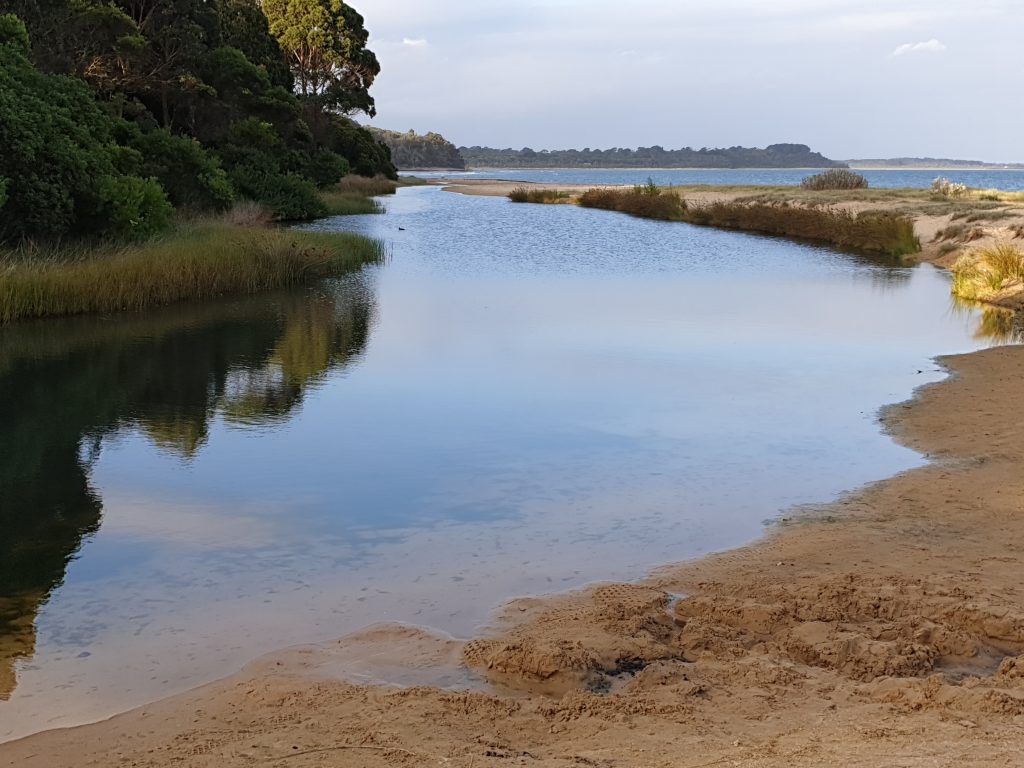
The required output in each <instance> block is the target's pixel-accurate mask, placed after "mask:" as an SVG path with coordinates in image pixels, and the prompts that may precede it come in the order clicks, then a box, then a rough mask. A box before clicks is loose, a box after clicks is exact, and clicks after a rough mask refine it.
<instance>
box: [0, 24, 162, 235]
mask: <svg viewBox="0 0 1024 768" xmlns="http://www.w3.org/2000/svg"><path fill="white" fill-rule="evenodd" d="M28 56H29V41H28V34H27V32H26V31H25V26H24V24H22V23H21V21H19V20H18V19H17V18H16V17H15V16H11V15H6V16H0V71H2V74H3V76H2V77H0V146H2V147H3V151H2V152H0V178H5V179H7V180H8V181H7V183H6V185H5V186H6V195H7V200H6V201H5V203H4V209H3V212H4V215H3V216H2V217H0V240H15V239H21V238H25V237H62V236H65V235H68V234H113V235H129V236H130V235H135V234H141V233H143V232H144V231H151V230H152V228H153V227H155V226H158V225H159V223H160V222H161V221H163V220H164V219H165V218H166V212H167V207H168V203H167V199H166V196H165V195H164V193H163V190H162V189H161V188H160V186H159V185H158V184H156V183H154V182H149V181H145V180H143V179H142V178H140V177H137V176H131V175H126V174H124V173H121V172H120V168H119V166H122V165H125V164H126V163H128V161H127V159H126V158H127V155H126V154H125V152H124V151H123V149H122V148H120V147H119V146H118V145H117V144H116V143H115V141H114V138H113V130H112V129H113V121H112V120H111V118H110V117H109V116H108V115H107V114H106V113H104V112H103V110H101V109H100V107H99V106H98V105H97V104H96V102H95V100H94V99H93V97H92V95H91V94H90V93H89V90H88V88H86V87H85V85H84V84H82V83H81V82H79V81H76V80H73V79H71V78H67V77H60V76H54V75H45V74H43V73H41V72H39V71H38V70H37V69H36V68H35V67H34V66H32V63H31V62H30V61H29V58H28Z"/></svg>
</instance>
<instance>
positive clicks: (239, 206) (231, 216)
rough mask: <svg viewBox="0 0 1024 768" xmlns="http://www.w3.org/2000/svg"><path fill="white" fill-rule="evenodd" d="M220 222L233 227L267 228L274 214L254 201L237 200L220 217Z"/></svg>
mask: <svg viewBox="0 0 1024 768" xmlns="http://www.w3.org/2000/svg"><path fill="white" fill-rule="evenodd" d="M221 220H222V221H223V222H224V223H225V224H229V225H231V226H233V227H269V226H270V224H271V223H272V222H273V221H274V212H273V211H272V210H270V209H269V208H267V206H265V205H263V203H258V202H256V201H255V200H239V201H238V202H237V203H235V204H234V205H233V206H231V210H229V211H226V212H225V213H224V214H222V215H221Z"/></svg>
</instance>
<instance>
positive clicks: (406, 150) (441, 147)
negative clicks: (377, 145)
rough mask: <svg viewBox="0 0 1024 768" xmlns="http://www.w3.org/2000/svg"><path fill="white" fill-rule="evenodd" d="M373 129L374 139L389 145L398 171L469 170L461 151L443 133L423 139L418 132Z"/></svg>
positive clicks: (430, 134)
mask: <svg viewBox="0 0 1024 768" xmlns="http://www.w3.org/2000/svg"><path fill="white" fill-rule="evenodd" d="M369 130H370V133H371V134H373V136H374V138H376V139H377V140H378V141H382V142H384V143H385V144H387V146H388V149H390V150H391V161H392V162H393V163H394V164H395V165H396V166H397V167H398V168H409V169H412V168H416V169H421V170H422V169H428V168H444V169H449V168H454V169H456V170H461V169H463V168H465V167H466V161H465V160H464V159H463V158H462V155H461V154H459V150H458V149H456V148H455V145H454V144H452V143H451V142H450V141H448V140H447V139H446V138H445V137H444V136H442V135H441V134H439V133H428V134H426V135H423V136H421V135H420V134H418V133H416V131H408V132H407V133H398V132H397V131H385V130H383V129H381V128H370V129H369Z"/></svg>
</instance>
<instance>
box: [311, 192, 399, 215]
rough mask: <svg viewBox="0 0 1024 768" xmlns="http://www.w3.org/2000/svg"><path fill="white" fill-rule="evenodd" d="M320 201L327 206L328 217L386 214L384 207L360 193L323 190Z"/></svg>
mask: <svg viewBox="0 0 1024 768" xmlns="http://www.w3.org/2000/svg"><path fill="white" fill-rule="evenodd" d="M320 199H321V200H323V201H324V205H325V206H327V215H328V216H355V215H358V214H366V213H384V206H383V205H381V204H380V203H379V202H378V201H377V200H374V199H373V198H372V197H366V196H365V195H363V194H360V193H358V192H337V191H334V190H323V191H321V192H320Z"/></svg>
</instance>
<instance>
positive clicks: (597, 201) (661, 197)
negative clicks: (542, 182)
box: [579, 182, 686, 221]
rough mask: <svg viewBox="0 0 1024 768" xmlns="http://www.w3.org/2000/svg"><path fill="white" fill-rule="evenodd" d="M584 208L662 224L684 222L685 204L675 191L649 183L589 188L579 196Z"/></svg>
mask: <svg viewBox="0 0 1024 768" xmlns="http://www.w3.org/2000/svg"><path fill="white" fill-rule="evenodd" d="M579 203H580V205H581V206H583V207H584V208H600V209H602V210H605V211H619V212H620V213H628V214H629V215H630V216H639V217H641V218H644V219H660V220H662V221H685V220H686V203H685V202H683V199H682V198H681V197H679V195H678V194H676V193H675V192H674V191H672V190H665V189H660V188H658V187H656V186H654V184H653V183H650V182H648V184H647V185H645V186H636V187H633V188H632V189H590V190H587V191H586V192H584V193H583V194H582V195H580V199H579Z"/></svg>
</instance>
